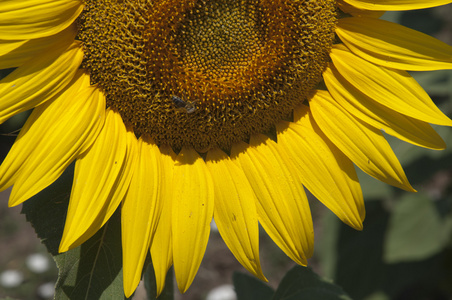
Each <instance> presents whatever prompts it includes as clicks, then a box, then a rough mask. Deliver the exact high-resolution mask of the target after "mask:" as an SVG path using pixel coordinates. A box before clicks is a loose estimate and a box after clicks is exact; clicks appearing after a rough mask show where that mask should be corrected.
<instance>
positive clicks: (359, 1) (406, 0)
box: [343, 0, 450, 11]
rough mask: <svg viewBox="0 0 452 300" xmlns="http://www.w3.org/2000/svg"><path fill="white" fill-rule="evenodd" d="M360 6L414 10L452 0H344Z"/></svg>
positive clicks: (370, 8)
mask: <svg viewBox="0 0 452 300" xmlns="http://www.w3.org/2000/svg"><path fill="white" fill-rule="evenodd" d="M343 1H344V2H346V3H348V4H350V5H352V6H354V7H356V8H359V9H368V10H389V11H391V10H413V9H422V8H429V7H436V6H440V5H445V4H449V3H450V0H427V1H419V0H378V1H375V0H343Z"/></svg>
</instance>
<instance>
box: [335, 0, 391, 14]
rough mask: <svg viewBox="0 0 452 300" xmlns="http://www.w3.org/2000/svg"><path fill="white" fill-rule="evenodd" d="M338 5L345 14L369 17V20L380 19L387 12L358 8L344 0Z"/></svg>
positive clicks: (338, 2)
mask: <svg viewBox="0 0 452 300" xmlns="http://www.w3.org/2000/svg"><path fill="white" fill-rule="evenodd" d="M337 5H338V7H339V8H340V10H342V11H343V12H345V13H348V14H351V15H353V16H355V17H357V16H359V17H369V18H379V17H381V16H382V15H384V13H385V11H374V10H365V9H359V8H356V7H354V6H352V5H350V4H348V3H347V2H344V1H343V0H338V1H337Z"/></svg>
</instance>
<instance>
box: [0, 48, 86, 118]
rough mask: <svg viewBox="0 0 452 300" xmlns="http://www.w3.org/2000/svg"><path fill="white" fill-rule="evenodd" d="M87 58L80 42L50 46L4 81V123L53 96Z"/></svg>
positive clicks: (0, 91) (0, 110)
mask: <svg viewBox="0 0 452 300" xmlns="http://www.w3.org/2000/svg"><path fill="white" fill-rule="evenodd" d="M82 59H83V52H82V50H81V48H80V43H79V42H75V43H73V44H72V45H71V46H70V47H69V48H67V49H66V50H64V49H61V48H60V47H56V48H55V49H53V48H52V49H47V50H46V55H39V56H37V57H33V59H32V60H30V61H27V63H25V64H24V65H23V66H22V67H20V68H17V69H16V70H14V71H13V72H12V73H11V74H9V75H8V76H6V77H5V78H3V79H2V80H1V81H0V98H1V99H2V101H1V102H0V124H1V123H3V122H4V121H5V120H7V119H8V118H10V117H11V116H13V115H15V114H18V113H20V112H23V111H26V110H28V109H31V108H33V107H35V106H38V105H40V104H41V103H43V102H45V101H47V100H49V99H51V98H52V97H53V96H55V95H56V94H57V93H58V92H60V91H62V90H63V89H64V88H65V87H66V86H67V85H68V84H69V82H70V81H71V80H72V78H73V77H74V75H75V72H76V71H77V70H78V67H79V66H80V63H81V62H82Z"/></svg>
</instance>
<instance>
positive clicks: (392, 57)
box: [336, 18, 452, 71]
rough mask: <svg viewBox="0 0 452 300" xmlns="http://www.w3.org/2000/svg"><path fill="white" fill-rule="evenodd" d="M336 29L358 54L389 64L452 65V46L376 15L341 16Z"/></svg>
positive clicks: (435, 67)
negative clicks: (369, 16)
mask: <svg viewBox="0 0 452 300" xmlns="http://www.w3.org/2000/svg"><path fill="white" fill-rule="evenodd" d="M336 33H337V35H338V36H339V37H340V39H341V40H342V42H344V44H345V45H346V46H347V47H348V48H349V49H350V50H352V52H353V53H355V54H356V55H358V56H360V57H362V58H364V59H366V60H368V61H370V62H373V63H375V64H378V65H382V66H385V67H388V68H395V69H403V70H413V71H428V70H441V69H452V47H451V46H449V45H447V44H446V43H443V42H441V41H439V40H437V39H435V38H433V37H431V36H429V35H426V34H424V33H421V32H419V31H416V30H413V29H409V28H407V27H405V26H402V25H399V24H395V23H391V22H388V21H384V20H378V19H373V18H342V19H340V20H339V22H338V24H337V27H336Z"/></svg>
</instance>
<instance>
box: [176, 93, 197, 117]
mask: <svg viewBox="0 0 452 300" xmlns="http://www.w3.org/2000/svg"><path fill="white" fill-rule="evenodd" d="M171 100H172V101H173V103H174V106H176V110H177V111H183V112H186V113H187V114H191V113H194V112H195V110H196V106H195V103H194V102H191V101H184V100H182V99H181V98H179V97H177V96H174V95H173V96H171Z"/></svg>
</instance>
